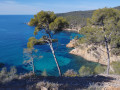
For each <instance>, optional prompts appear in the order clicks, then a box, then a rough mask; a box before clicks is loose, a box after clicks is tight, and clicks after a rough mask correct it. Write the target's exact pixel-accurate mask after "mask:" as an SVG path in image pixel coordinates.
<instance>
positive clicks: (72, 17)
mask: <svg viewBox="0 0 120 90" xmlns="http://www.w3.org/2000/svg"><path fill="white" fill-rule="evenodd" d="M114 8H115V9H118V10H120V6H118V7H114ZM94 11H95V10H88V11H73V12H68V13H59V14H57V16H63V17H64V18H66V19H67V21H68V22H69V23H70V25H71V24H72V25H74V27H77V26H84V25H86V20H87V18H90V17H91V16H92V14H93V12H94Z"/></svg>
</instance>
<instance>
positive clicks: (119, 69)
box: [111, 61, 120, 75]
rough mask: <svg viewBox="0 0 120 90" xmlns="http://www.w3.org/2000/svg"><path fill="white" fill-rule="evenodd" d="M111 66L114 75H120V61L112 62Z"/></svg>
mask: <svg viewBox="0 0 120 90" xmlns="http://www.w3.org/2000/svg"><path fill="white" fill-rule="evenodd" d="M111 66H112V68H113V72H112V73H113V74H118V75H120V61H116V62H112V63H111Z"/></svg>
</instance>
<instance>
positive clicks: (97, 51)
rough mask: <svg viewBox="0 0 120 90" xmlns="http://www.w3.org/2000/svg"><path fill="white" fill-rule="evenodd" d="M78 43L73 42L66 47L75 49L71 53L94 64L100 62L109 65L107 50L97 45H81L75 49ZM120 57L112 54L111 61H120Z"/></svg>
mask: <svg viewBox="0 0 120 90" xmlns="http://www.w3.org/2000/svg"><path fill="white" fill-rule="evenodd" d="M75 44H76V42H75V41H74V40H71V41H70V43H68V44H67V45H66V47H68V48H74V49H73V50H71V51H70V52H69V53H70V54H74V55H78V56H81V57H83V58H84V59H86V60H88V61H92V62H98V63H100V64H103V65H107V53H106V48H105V47H103V46H97V45H85V44H81V45H79V46H77V47H75ZM119 60H120V56H115V55H112V54H111V53H110V61H111V62H113V61H119Z"/></svg>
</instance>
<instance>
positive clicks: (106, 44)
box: [105, 35, 110, 75]
mask: <svg viewBox="0 0 120 90" xmlns="http://www.w3.org/2000/svg"><path fill="white" fill-rule="evenodd" d="M105 46H106V49H107V55H108V65H107V75H109V71H110V54H109V48H108V40H107V37H106V35H105Z"/></svg>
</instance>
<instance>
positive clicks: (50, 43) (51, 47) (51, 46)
mask: <svg viewBox="0 0 120 90" xmlns="http://www.w3.org/2000/svg"><path fill="white" fill-rule="evenodd" d="M49 45H50V49H51V51H52V54H53V57H54V59H55V62H56V64H57V68H58V71H59V75H60V76H62V74H61V70H60V67H59V64H58V62H57V58H56V56H55V52H54V49H53V45H52V42H49Z"/></svg>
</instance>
